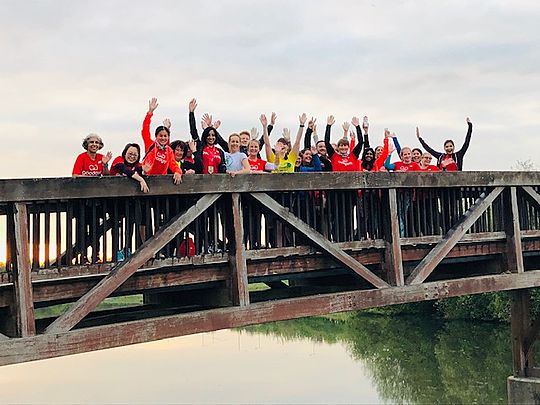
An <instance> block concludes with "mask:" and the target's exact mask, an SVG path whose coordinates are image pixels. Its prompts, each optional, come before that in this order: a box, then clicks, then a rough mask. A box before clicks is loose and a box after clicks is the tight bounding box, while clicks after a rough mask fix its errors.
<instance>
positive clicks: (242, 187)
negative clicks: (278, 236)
mask: <svg viewBox="0 0 540 405" xmlns="http://www.w3.org/2000/svg"><path fill="white" fill-rule="evenodd" d="M147 183H148V186H149V187H150V193H149V194H146V195H172V194H208V193H232V192H237V193H242V192H273V191H298V190H331V189H335V190H346V189H358V188H408V187H416V188H418V187H481V186H487V187H496V186H534V185H540V172H503V171H501V172H496V171H490V172H453V173H418V172H414V173H387V172H378V173H362V172H347V173H294V174H272V175H255V174H252V175H238V176H236V177H231V176H229V175H225V174H223V175H212V176H208V175H187V176H184V177H183V183H182V184H181V185H178V186H176V185H174V184H173V182H172V176H151V177H149V178H148V180H147ZM137 195H138V196H142V195H144V194H143V193H142V192H141V191H140V190H139V185H138V183H137V182H135V181H133V180H131V179H128V178H124V177H120V176H115V177H100V178H81V177H79V178H73V177H61V178H41V179H0V203H7V202H20V201H44V200H59V199H63V200H65V199H76V198H104V197H126V196H137Z"/></svg>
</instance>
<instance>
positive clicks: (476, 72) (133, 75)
mask: <svg viewBox="0 0 540 405" xmlns="http://www.w3.org/2000/svg"><path fill="white" fill-rule="evenodd" d="M539 20H540V3H538V2H536V1H532V0H531V1H528V0H524V1H514V2H508V1H498V0H494V1H481V0H478V1H461V0H451V1H436V2H433V1H423V0H418V1H407V0H393V1H374V0H372V1H363V0H360V1H309V2H308V1H294V0H288V1H280V0H274V1H256V2H252V1H233V0H225V1H219V2H218V1H198V2H193V1H190V2H187V1H153V2H142V1H137V0H134V1H120V0H118V1H92V2H82V1H62V0H55V1H25V2H18V1H11V0H0V27H1V29H0V32H1V35H0V53H1V55H2V59H3V61H2V63H1V64H0V89H1V93H0V94H1V95H2V97H1V98H0V151H1V152H0V153H1V158H2V162H3V165H2V171H1V172H0V177H1V178H15V177H24V178H37V177H64V176H70V174H71V169H72V167H73V163H74V161H75V158H76V156H77V155H78V154H79V153H81V152H82V151H83V149H82V147H81V141H82V139H83V138H84V136H85V135H87V134H88V133H90V132H95V133H98V134H99V135H101V136H102V138H103V140H104V142H105V148H104V149H103V151H104V152H106V151H108V150H110V151H112V153H113V155H115V156H116V155H119V154H120V152H121V150H122V148H123V146H124V145H125V144H126V143H128V142H139V143H141V144H142V139H141V135H140V129H141V124H142V120H143V118H144V116H145V113H146V111H147V109H148V100H149V99H150V98H151V97H157V98H158V101H159V107H158V109H157V110H156V112H155V115H154V119H153V123H152V128H154V127H155V126H156V125H158V124H160V123H161V121H162V120H163V119H164V118H170V119H171V121H172V123H173V126H172V137H171V138H172V139H173V140H174V139H186V140H187V139H188V137H189V132H188V122H187V111H188V110H187V105H188V102H189V100H190V99H191V98H193V97H195V98H197V100H198V104H199V107H198V109H197V111H196V113H197V118H199V117H200V116H201V115H202V114H203V113H204V112H209V113H211V114H213V116H214V119H220V120H221V121H222V126H221V128H220V132H221V133H222V134H223V135H225V136H228V135H229V134H230V133H232V132H239V131H241V130H244V129H249V128H251V127H253V126H256V127H260V123H259V121H258V117H259V115H260V114H261V113H265V114H267V115H268V116H269V115H270V113H271V112H272V111H275V112H276V113H277V115H278V120H277V123H276V130H275V134H273V135H274V137H273V140H275V139H277V137H278V135H279V134H280V133H281V130H282V128H284V127H287V128H291V129H293V131H292V132H293V133H294V130H295V129H296V127H297V125H298V115H299V114H300V113H302V112H305V113H306V114H308V116H314V117H316V118H317V122H318V124H319V132H323V129H324V125H325V121H326V116H328V115H330V114H333V115H334V116H335V117H336V121H337V122H336V125H334V128H333V138H334V140H337V139H338V138H339V137H340V136H341V134H342V130H341V128H340V125H341V123H342V122H343V121H350V120H351V117H352V116H353V115H356V116H359V117H362V116H363V115H368V116H369V120H370V124H371V127H370V138H371V143H372V144H374V145H377V144H380V143H382V134H383V130H384V128H386V127H387V128H389V129H390V130H391V131H394V132H395V133H396V134H397V136H398V138H399V140H400V142H401V144H402V146H405V145H408V146H412V147H414V146H419V144H418V142H417V140H416V137H415V127H416V126H419V127H420V131H421V133H422V135H423V137H424V139H425V140H426V141H427V142H428V143H429V144H430V145H431V146H433V147H434V148H435V149H438V150H440V149H442V144H443V142H444V140H446V139H454V140H455V142H456V145H457V146H458V147H459V146H461V143H462V142H463V139H464V136H465V133H466V129H467V127H466V123H465V119H466V117H470V118H471V121H472V122H473V124H474V129H473V138H472V142H471V146H470V148H469V151H468V153H467V155H466V157H465V160H464V169H465V170H508V169H510V168H511V167H512V166H515V162H516V161H517V160H521V161H525V160H528V159H530V160H531V161H532V162H533V163H534V164H535V165H537V166H540V156H538V154H537V153H535V152H536V150H537V149H538V147H540V142H539V141H538V136H537V135H538V134H539V132H540V131H539V130H540V98H539V94H540V70H539V69H538V67H539V65H540V47H539V46H538V44H539V43H540V30H538V29H537V25H538V21H539ZM152 131H153V130H152Z"/></svg>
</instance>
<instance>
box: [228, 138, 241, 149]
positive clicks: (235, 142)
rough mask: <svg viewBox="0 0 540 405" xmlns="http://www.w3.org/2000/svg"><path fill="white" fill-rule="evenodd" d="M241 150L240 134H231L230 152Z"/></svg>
mask: <svg viewBox="0 0 540 405" xmlns="http://www.w3.org/2000/svg"><path fill="white" fill-rule="evenodd" d="M239 151H240V136H239V135H236V134H233V135H231V136H229V152H231V153H235V152H239Z"/></svg>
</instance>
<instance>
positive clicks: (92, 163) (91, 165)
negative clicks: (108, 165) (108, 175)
mask: <svg viewBox="0 0 540 405" xmlns="http://www.w3.org/2000/svg"><path fill="white" fill-rule="evenodd" d="M102 159H103V155H102V154H101V153H96V159H95V160H92V159H91V158H90V156H89V155H88V153H87V152H83V153H81V154H80V155H79V156H77V159H76V160H75V164H74V165H73V172H72V174H74V175H79V176H101V175H102V174H103V160H102Z"/></svg>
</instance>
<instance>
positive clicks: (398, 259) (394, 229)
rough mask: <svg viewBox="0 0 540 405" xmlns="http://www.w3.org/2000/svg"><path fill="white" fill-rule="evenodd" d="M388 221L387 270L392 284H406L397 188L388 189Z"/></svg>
mask: <svg viewBox="0 0 540 405" xmlns="http://www.w3.org/2000/svg"><path fill="white" fill-rule="evenodd" d="M387 215H388V223H389V224H390V231H389V233H388V234H389V236H388V239H387V241H386V249H385V251H386V258H385V261H386V271H387V273H388V279H389V281H390V283H391V284H392V285H396V286H402V285H404V284H405V281H404V276H403V258H402V256H401V238H400V234H399V217H398V205H397V196H396V189H390V190H388V213H387Z"/></svg>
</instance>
